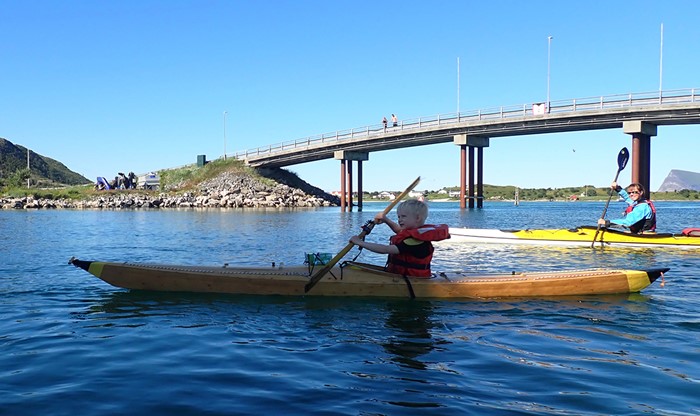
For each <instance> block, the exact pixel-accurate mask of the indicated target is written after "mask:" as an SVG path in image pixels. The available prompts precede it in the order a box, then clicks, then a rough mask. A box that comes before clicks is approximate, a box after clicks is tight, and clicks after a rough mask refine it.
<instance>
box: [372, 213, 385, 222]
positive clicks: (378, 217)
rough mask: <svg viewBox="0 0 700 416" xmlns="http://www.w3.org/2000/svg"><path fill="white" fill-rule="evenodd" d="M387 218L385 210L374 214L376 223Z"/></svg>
mask: <svg viewBox="0 0 700 416" xmlns="http://www.w3.org/2000/svg"><path fill="white" fill-rule="evenodd" d="M385 218H386V214H385V213H383V212H380V213H378V214H377V215H375V216H374V222H375V223H376V224H383V223H384V219H385Z"/></svg>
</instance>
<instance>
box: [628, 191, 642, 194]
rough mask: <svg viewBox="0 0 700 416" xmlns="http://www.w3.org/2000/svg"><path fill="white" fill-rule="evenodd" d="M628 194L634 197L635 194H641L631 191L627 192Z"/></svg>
mask: <svg viewBox="0 0 700 416" xmlns="http://www.w3.org/2000/svg"><path fill="white" fill-rule="evenodd" d="M627 193H628V194H630V195H633V194H636V195H639V194H640V193H641V192H639V191H629V192H627Z"/></svg>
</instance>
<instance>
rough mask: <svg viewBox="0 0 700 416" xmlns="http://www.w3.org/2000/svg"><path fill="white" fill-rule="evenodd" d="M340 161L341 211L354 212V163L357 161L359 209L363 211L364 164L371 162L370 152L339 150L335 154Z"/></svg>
mask: <svg viewBox="0 0 700 416" xmlns="http://www.w3.org/2000/svg"><path fill="white" fill-rule="evenodd" d="M333 157H334V158H335V159H336V160H340V210H341V211H345V210H346V208H347V210H348V211H352V161H353V160H355V161H357V209H358V210H359V211H362V162H363V161H365V160H369V153H368V152H351V151H346V150H339V151H336V152H335V153H334V154H333ZM346 185H347V188H346Z"/></svg>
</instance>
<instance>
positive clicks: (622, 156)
mask: <svg viewBox="0 0 700 416" xmlns="http://www.w3.org/2000/svg"><path fill="white" fill-rule="evenodd" d="M628 160H630V152H629V150H627V148H626V147H623V148H622V150H620V153H619V154H618V155H617V168H618V170H620V171H621V170H622V169H624V168H625V166H627V161H628Z"/></svg>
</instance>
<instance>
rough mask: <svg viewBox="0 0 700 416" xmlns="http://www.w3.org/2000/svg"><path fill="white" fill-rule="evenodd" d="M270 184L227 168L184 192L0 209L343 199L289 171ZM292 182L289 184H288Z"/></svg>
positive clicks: (119, 193)
mask: <svg viewBox="0 0 700 416" xmlns="http://www.w3.org/2000/svg"><path fill="white" fill-rule="evenodd" d="M262 173H263V174H266V177H268V178H269V179H272V180H274V181H275V182H276V184H275V185H268V184H266V183H264V182H263V181H262V180H259V179H256V178H255V177H252V176H248V175H240V174H235V173H231V172H225V173H223V174H221V175H219V176H217V177H216V178H213V179H211V180H209V181H205V182H202V183H201V184H199V186H198V187H197V189H196V190H194V191H189V192H180V191H178V189H177V186H171V187H170V188H169V189H166V190H165V191H164V192H161V193H153V194H151V193H143V192H137V191H128V190H114V191H102V193H100V194H99V195H96V196H94V197H92V198H90V199H85V200H71V199H44V198H41V199H35V198H34V197H32V196H28V197H21V198H5V197H3V198H0V209H140V208H154V209H163V208H307V207H308V208H313V207H330V206H339V205H340V199H339V198H338V197H336V196H333V195H330V194H328V193H326V192H324V191H323V190H321V189H319V188H316V187H313V186H311V185H309V184H308V183H306V182H304V181H302V180H301V179H299V178H298V177H296V176H294V175H291V174H289V173H288V172H284V171H283V172H280V171H266V172H262ZM287 183H289V184H287Z"/></svg>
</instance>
